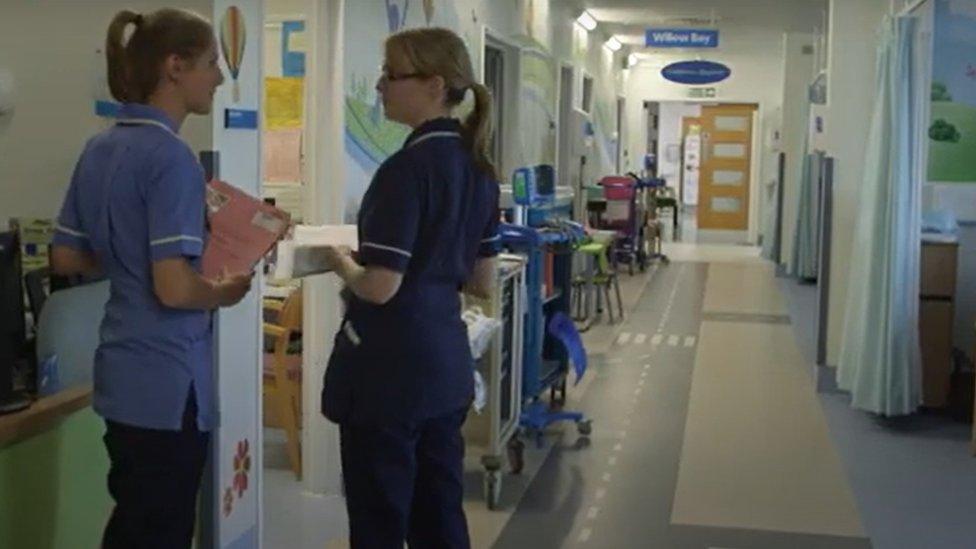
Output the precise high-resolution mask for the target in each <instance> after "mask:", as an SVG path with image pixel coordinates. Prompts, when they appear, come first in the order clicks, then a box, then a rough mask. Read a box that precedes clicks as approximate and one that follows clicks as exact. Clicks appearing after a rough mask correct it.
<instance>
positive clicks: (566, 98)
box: [556, 65, 574, 186]
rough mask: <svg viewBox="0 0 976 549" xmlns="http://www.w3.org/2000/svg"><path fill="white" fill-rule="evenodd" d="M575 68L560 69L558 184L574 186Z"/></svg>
mask: <svg viewBox="0 0 976 549" xmlns="http://www.w3.org/2000/svg"><path fill="white" fill-rule="evenodd" d="M572 117H573V67H572V66H570V65H562V66H561V67H560V69H559V145H558V150H559V152H558V157H557V158H558V159H557V164H558V165H557V166H556V184H557V185H564V186H572V185H573V180H572V176H571V174H572V172H573V161H574V159H573V132H572V123H573V118H572Z"/></svg>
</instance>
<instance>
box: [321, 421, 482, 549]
mask: <svg viewBox="0 0 976 549" xmlns="http://www.w3.org/2000/svg"><path fill="white" fill-rule="evenodd" d="M466 417H467V408H465V409H463V410H459V411H457V412H453V413H451V414H449V415H446V416H444V417H439V418H434V419H429V420H425V421H421V422H418V423H416V424H405V425H397V426H384V427H376V426H365V425H353V424H344V425H342V426H341V427H340V437H341V443H342V473H343V482H344V484H345V491H346V506H347V508H348V510H349V528H350V543H351V545H352V549H394V548H395V549H402V548H403V542H404V541H406V542H407V543H408V545H409V547H410V548H411V549H427V548H431V549H434V548H436V549H469V547H470V541H469V539H468V523H467V519H466V518H465V516H464V510H463V509H462V507H461V503H462V501H463V499H464V466H463V460H464V439H463V438H462V436H461V426H462V425H463V424H464V420H465V418H466Z"/></svg>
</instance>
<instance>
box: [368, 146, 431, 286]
mask: <svg viewBox="0 0 976 549" xmlns="http://www.w3.org/2000/svg"><path fill="white" fill-rule="evenodd" d="M419 188H420V185H419V184H418V181H417V180H416V178H415V177H413V176H412V174H411V173H410V172H409V170H408V169H405V168H404V167H403V166H402V165H400V166H399V167H394V166H392V165H384V166H382V167H381V168H380V170H379V171H377V172H376V177H375V179H374V180H373V183H372V184H371V188H370V190H369V193H368V198H367V199H366V200H365V201H364V202H363V211H362V215H361V216H360V224H361V231H360V233H361V235H362V238H361V241H360V243H359V259H360V261H361V262H362V263H363V264H364V265H377V266H380V267H385V268H387V269H390V270H392V271H396V272H399V273H402V272H405V271H406V270H407V265H409V264H410V259H411V258H412V257H413V249H414V242H415V240H416V238H417V232H418V228H419V226H420V196H419Z"/></svg>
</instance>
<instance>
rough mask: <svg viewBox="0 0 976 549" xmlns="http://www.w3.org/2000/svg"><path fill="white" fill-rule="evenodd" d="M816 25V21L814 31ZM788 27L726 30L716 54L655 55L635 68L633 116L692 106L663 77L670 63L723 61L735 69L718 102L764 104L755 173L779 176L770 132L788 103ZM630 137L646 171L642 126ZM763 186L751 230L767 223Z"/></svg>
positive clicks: (634, 161) (630, 98)
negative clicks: (658, 105)
mask: <svg viewBox="0 0 976 549" xmlns="http://www.w3.org/2000/svg"><path fill="white" fill-rule="evenodd" d="M815 23H816V21H811V22H810V25H811V27H812V26H813V25H814V24H815ZM785 30H786V29H785V28H775V27H756V26H743V25H737V26H731V25H728V26H722V25H721V24H720V25H719V31H720V33H721V46H720V47H719V48H718V49H717V50H716V51H714V52H693V53H687V52H662V53H654V54H651V55H650V56H649V57H648V58H647V59H646V60H644V61H642V62H641V63H640V64H638V65H637V66H635V67H633V68H631V69H630V70H629V71H628V72H629V76H628V78H627V84H626V96H627V111H628V112H627V116H628V117H629V118H630V119H631V120H637V119H638V118H639V117H641V116H643V115H644V113H643V109H642V105H643V102H644V101H648V100H650V101H687V100H688V90H689V87H688V86H683V85H680V84H675V83H673V82H669V81H667V80H665V79H664V78H663V77H662V76H661V69H662V68H663V67H664V66H666V65H667V64H669V63H673V62H677V61H685V60H688V59H695V58H698V57H701V58H703V59H707V60H709V61H718V62H720V63H724V64H725V65H728V66H729V67H731V69H732V76H731V77H730V78H729V79H728V80H725V81H724V82H720V83H718V84H715V85H714V87H715V88H716V93H717V96H716V97H715V99H714V100H710V101H715V102H723V103H758V104H759V105H760V116H761V119H760V127H758V128H756V131H757V132H761V134H759V136H758V137H760V143H761V156H760V158H761V161H760V165H759V166H754V167H753V169H754V170H755V171H756V173H757V174H758V178H757V180H758V181H759V182H765V181H768V180H770V179H773V178H775V177H776V156H775V153H774V152H773V151H771V150H769V148H768V146H767V139H766V136H767V133H768V131H769V130H770V129H771V128H775V127H778V126H779V124H780V117H779V115H778V112H779V109H780V108H781V107H782V103H783V76H784V74H783V66H784V62H783V33H784V32H785ZM631 128H632V130H631V131H630V132H629V135H628V136H627V145H626V146H627V148H628V150H629V157H630V159H631V166H629V168H630V169H632V170H639V169H640V168H641V166H640V165H639V164H640V159H642V158H643V154H644V151H645V149H646V136H644V135H642V134H641V129H642V128H643V126H642V125H640V124H633V125H632V126H631ZM759 187H761V185H760V186H758V187H754V188H753V189H752V192H751V193H750V195H751V205H750V208H751V210H752V211H751V212H750V218H751V219H752V222H751V223H750V225H755V224H758V222H759V220H761V219H762V218H763V215H762V211H757V210H760V209H761V208H762V205H761V204H760V202H759V199H760V192H759Z"/></svg>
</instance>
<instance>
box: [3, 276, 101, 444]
mask: <svg viewBox="0 0 976 549" xmlns="http://www.w3.org/2000/svg"><path fill="white" fill-rule="evenodd" d="M108 293H109V287H108V282H98V283H94V284H87V285H84V286H78V287H75V288H71V289H67V290H62V291H59V292H55V293H53V294H51V295H50V296H49V297H48V298H47V300H46V301H45V303H44V308H43V310H42V311H41V315H40V319H38V326H40V329H39V331H38V334H37V357H38V359H39V360H38V361H39V362H40V361H42V360H44V359H46V358H47V357H50V356H56V357H57V376H56V377H57V379H58V382H57V385H58V387H55V388H54V391H55V392H53V393H52V394H50V395H48V396H44V397H41V398H38V399H37V400H35V401H34V402H33V403H32V404H31V406H30V407H29V408H27V409H25V410H21V411H19V412H16V413H12V414H7V415H3V416H0V448H4V447H6V446H9V445H11V444H13V443H15V442H19V441H22V440H25V439H27V438H30V437H32V436H35V435H38V434H40V433H43V432H44V431H46V430H48V429H50V428H53V427H55V426H56V425H57V424H58V422H59V421H60V420H62V419H64V418H66V417H68V416H70V415H71V414H73V413H74V412H77V411H79V410H83V409H85V408H87V407H88V406H89V405H91V397H92V370H93V361H94V357H95V349H96V347H97V346H98V329H99V325H100V324H101V321H102V315H103V311H104V310H105V302H106V301H108Z"/></svg>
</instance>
